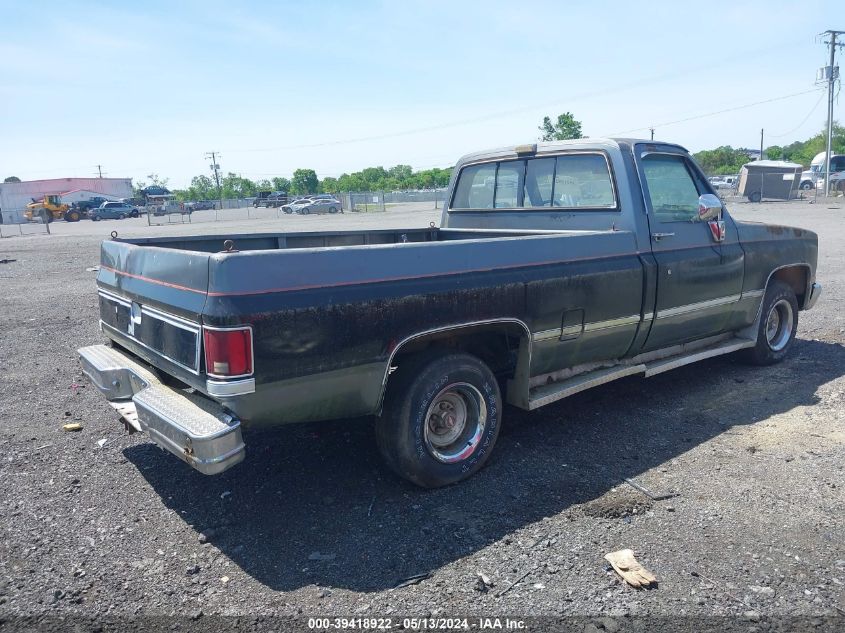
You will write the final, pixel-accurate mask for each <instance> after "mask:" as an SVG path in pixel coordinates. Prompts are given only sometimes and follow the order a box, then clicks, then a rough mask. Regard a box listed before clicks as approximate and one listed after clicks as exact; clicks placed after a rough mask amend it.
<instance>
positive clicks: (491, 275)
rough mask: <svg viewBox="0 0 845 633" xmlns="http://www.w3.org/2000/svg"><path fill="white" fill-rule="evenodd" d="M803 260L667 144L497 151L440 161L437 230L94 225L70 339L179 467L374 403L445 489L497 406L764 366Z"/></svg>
mask: <svg viewBox="0 0 845 633" xmlns="http://www.w3.org/2000/svg"><path fill="white" fill-rule="evenodd" d="M514 172H516V173H518V174H522V175H523V176H522V177H523V179H524V187H520V188H518V189H517V195H516V197H515V198H513V199H511V200H509V201H508V203H507V205H504V204H503V202H502V200H503V198H502V197H501V196H499V195H498V191H497V189H498V182H499V175H502V176H503V177H504V179H503V180H502V182H503V183H506V182H507V181H508V179H509V178H510V175H512V174H513V173H514ZM488 178H493V186H492V188H489V187H487V186H486V183H487V182H488V181H487V179H488ZM478 183H482V185H483V186H480V187H476V184H478ZM597 183H601V184H603V186H601V185H599V184H597ZM585 185H589V186H588V187H586V189H588V190H589V196H586V197H585V196H584V194H583V193H582V189H583V188H584V186H585ZM601 192H604V193H601ZM817 259H818V236H817V235H816V234H815V233H813V232H812V231H808V230H805V229H799V228H790V227H785V226H772V225H767V224H763V223H761V222H742V221H739V220H736V219H734V218H733V217H732V215H731V214H730V213H729V211H728V209H727V208H726V207H725V206H724V205H723V203H722V202H721V201H720V200H719V198H718V197H717V196H716V195H715V193H714V189H713V188H712V187H711V185H710V184H709V183H708V181H707V179H706V178H705V176H704V174H703V173H702V172H701V170H700V169H699V167H698V166H697V165H696V163H695V161H694V160H693V159H692V157H691V156H690V155H689V153H688V152H687V151H686V150H685V149H684V148H682V147H680V146H678V145H673V144H669V143H663V142H655V141H648V140H643V141H636V140H630V139H596V138H590V139H579V140H573V141H559V142H551V143H537V144H531V145H519V146H516V147H506V148H499V149H495V150H489V151H484V152H478V153H475V154H470V155H468V156H465V157H463V158H462V159H460V160H459V161H458V162H457V164H456V166H455V169H454V176H453V178H452V183H451V185H450V188H449V192H448V195H447V196H446V200H445V203H444V209H443V215H442V220H441V224H440V228H436V227H434V226H432V227H431V228H428V227H426V228H410V227H409V228H407V229H396V228H394V229H387V230H361V229H359V230H353V231H339V232H329V231H323V232H314V233H294V232H291V233H287V234H285V233H265V234H245V235H237V236H228V235H219V234H218V235H214V234H208V235H194V236H185V235H179V236H162V237H158V238H156V237H143V238H137V239H133V238H117V237H116V238H114V239H109V240H106V241H104V242H103V243H102V246H101V255H100V261H101V266H100V270H99V272H98V273H97V290H98V293H99V319H100V323H101V329H102V332H103V334H104V335H105V336H106V337H107V338H108V339H109V343H110V346H106V345H94V346H91V347H85V348H83V349H80V350H79V354H80V357H81V360H82V367H83V371H84V372H85V373H86V374H87V375H88V376H89V377H90V378H91V380H92V384H93V385H94V386H96V387H97V388H98V389H99V390H100V391H102V392H103V393H104V394H105V397H106V398H107V399H108V400H109V401H110V402H111V404H112V405H113V406H114V407H115V408H116V409H117V410H118V411H119V412H120V414H121V415H122V416H124V419H125V421H126V422H125V423H126V424H127V425H128V428H131V429H134V430H138V431H145V432H147V433H148V434H149V436H150V438H151V439H152V440H153V441H155V442H156V443H158V444H159V445H160V446H161V447H162V448H164V449H165V450H167V451H169V452H170V453H171V454H173V455H175V456H176V457H178V458H179V459H182V460H183V461H185V462H186V463H188V464H189V465H190V466H192V467H193V468H195V469H197V470H198V471H200V472H203V473H206V474H214V473H219V472H222V471H224V470H226V469H227V468H229V467H231V466H233V465H235V464H237V463H238V462H240V461H241V460H243V459H244V457H245V455H246V453H245V447H244V439H243V435H242V432H241V424H242V423H243V424H244V425H245V426H246V425H250V426H253V427H260V426H262V425H264V426H277V425H281V424H287V423H295V422H306V421H317V420H330V419H338V418H354V417H358V416H364V415H372V416H376V419H375V437H374V440H375V443H376V444H377V446H378V448H379V450H380V451H381V453H382V455H383V457H384V459H385V461H386V462H387V464H388V465H389V466H390V467H391V468H392V469H393V470H394V471H395V472H396V473H398V474H399V475H400V476H402V477H406V478H408V479H409V480H411V481H413V482H414V483H416V484H418V485H421V486H426V487H435V486H443V485H448V484H452V483H455V482H457V481H460V480H462V479H465V478H467V477H469V476H471V475H472V474H473V473H475V472H476V471H478V470H479V469H480V468H481V467H482V466H483V465H484V463H485V462H486V461H487V460H488V458H489V457H490V455H491V453H492V451H493V448H494V445H495V443H496V438H497V437H498V435H499V429H500V428H501V423H502V415H503V413H504V412H505V406H504V405H505V403H506V402H507V403H509V404H511V405H512V406H515V407H518V408H521V409H524V410H527V411H532V410H534V409H537V408H538V407H541V406H544V405H546V404H549V403H552V402H556V401H559V400H561V399H563V398H567V397H569V396H571V395H573V394H576V393H579V392H581V391H583V390H586V389H589V388H592V387H595V386H598V385H602V384H605V383H607V382H610V381H613V380H616V379H620V378H624V377H628V376H640V377H645V378H648V377H650V376H654V375H658V374H661V373H663V372H666V371H670V370H672V369H675V368H677V367H682V366H684V365H687V364H690V363H694V362H697V361H699V360H703V359H706V358H712V357H715V356H719V355H722V354H729V353H734V352H739V353H740V354H743V355H744V358H745V360H746V361H747V362H750V363H752V364H757V365H769V364H772V363H777V362H779V361H781V360H783V359H784V358H785V357H786V355H787V354H788V352H789V350H790V347H791V345H792V343H793V341H794V339H795V333H796V329H797V326H798V319H799V310H807V309H810V308H812V307H813V306H814V305H815V303H816V301H817V300H818V298H819V295H820V294H821V286H820V285H819V284H818V283H817V282H816V263H817ZM711 374H712V368H710V369H706V370H705V371H704V373H702V374H700V376H699V378H700V379H699V381H698V384H706V385H708V388H709V389H711V390H712V391H713V393H714V397H718V395H719V393H720V392H719V389H720V385H719V384H717V383H718V380H714V379H713V376H711ZM682 382H685V381H682ZM661 385H662V388H663V389H670V390H671V389H675V388H678V389H679V388H680V385H675V386H673V385H672V382H671V381H663V382H662V383H661ZM778 388H780V387H779V386H778V385H775V384H772V385H771V393H772V397H773V398H777V397H778V393H777V390H778ZM664 395H665V394H664ZM584 402H585V401H583V400H582V401H581V403H582V404H583V403H584ZM737 406H741V403H737ZM582 439H583V438H582ZM262 441H267V440H266V438H265V436H261V435H259V436H257V437H256V442H262ZM273 441H276V439H275V437H274V439H273ZM261 450H262V449H261V447H256V451H257V452H260V451H261ZM608 459H609V460H611V461H612V460H613V459H614V456H609V457H608ZM162 464H163V462H162ZM513 466H514V467H518V465H517V464H514V465H513ZM161 467H164V466H161ZM163 476H164V475H163ZM166 476H168V477H171V478H173V477H180V476H181V475H179V474H177V473H173V474H170V475H166Z"/></svg>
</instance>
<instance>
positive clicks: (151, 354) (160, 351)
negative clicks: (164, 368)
mask: <svg viewBox="0 0 845 633" xmlns="http://www.w3.org/2000/svg"><path fill="white" fill-rule="evenodd" d="M208 258H209V255H208V254H207V253H197V252H189V251H182V250H174V249H163V248H157V247H154V246H136V245H133V244H127V243H125V242H120V241H116V240H111V241H105V242H103V244H102V247H101V250H100V271H99V274H98V275H97V288H98V292H99V298H100V319H101V321H102V323H103V329H104V330H105V331H106V334H107V335H108V336H109V337H110V338H113V339H114V340H116V341H118V342H119V343H121V344H124V345H125V346H127V347H129V348H130V349H132V350H133V351H136V352H137V353H139V354H140V355H142V356H145V357H148V358H149V360H153V359H154V358H156V357H159V356H160V357H164V358H165V359H166V360H168V361H170V362H172V363H175V364H176V365H177V366H178V367H180V368H182V369H183V370H187V371H188V372H190V373H191V374H198V373H199V371H200V350H201V341H200V335H201V331H200V315H201V314H202V309H203V306H204V305H205V300H206V293H207V290H208Z"/></svg>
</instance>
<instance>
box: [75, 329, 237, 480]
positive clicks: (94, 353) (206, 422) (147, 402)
mask: <svg viewBox="0 0 845 633" xmlns="http://www.w3.org/2000/svg"><path fill="white" fill-rule="evenodd" d="M78 351H79V358H80V360H81V361H82V371H83V372H85V375H86V376H88V377H89V378H90V379H91V382H93V383H94V385H95V386H96V387H97V388H98V389H99V390H100V391H101V392H103V394H104V395H105V396H106V399H108V401H109V404H111V405H112V407H114V408H115V409H116V410H117V411H118V412H119V413H120V415H121V417H123V419H124V420H125V421H126V423H127V424H128V425H129V426H131V427H132V428H134V429H135V430H138V431H146V432H147V433H148V434H149V436H150V438H151V439H152V440H153V441H154V442H155V443H156V444H158V445H159V446H160V447H161V448H163V449H165V450H166V451H169V452H170V453H173V454H174V455H176V456H177V457H179V458H180V459H182V460H183V461H186V462H187V463H188V464H190V465H191V466H193V467H194V468H196V469H197V470H198V471H200V472H201V473H204V474H206V475H214V474H217V473H220V472H223V471H224V470H226V469H228V468H231V467H232V466H234V465H235V464H237V463H239V462H241V461H242V460H243V458H244V443H243V439H242V437H241V423H240V420H238V419H237V418H235V417H233V416H232V415H230V414H228V413H226V412H225V411H224V410H223V408H222V407H221V406H220V405H219V404H217V403H216V402H213V401H211V400H208V399H207V398H205V397H202V396H198V395H195V394H188V393H185V392H182V391H178V390H176V389H172V388H170V387H168V386H167V385H164V384H163V383H162V382H161V381H160V380H159V379H158V378H156V376H155V375H154V374H153V373H152V372H151V371H149V370H148V369H147V368H146V367H144V366H143V365H141V364H140V363H138V362H137V361H135V360H133V359H132V358H131V357H129V356H128V355H127V354H125V353H123V352H121V351H119V350H117V349H114V348H112V347H107V346H105V345H92V346H91V347H83V348H82V349H80V350H78Z"/></svg>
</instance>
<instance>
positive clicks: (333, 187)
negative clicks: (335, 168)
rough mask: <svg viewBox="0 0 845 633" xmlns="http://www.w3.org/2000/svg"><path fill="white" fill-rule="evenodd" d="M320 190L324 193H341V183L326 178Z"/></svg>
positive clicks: (329, 177) (321, 183) (328, 177)
mask: <svg viewBox="0 0 845 633" xmlns="http://www.w3.org/2000/svg"><path fill="white" fill-rule="evenodd" d="M320 189H321V190H322V191H323V193H338V192H339V191H340V186H339V182H338V180H337V178H332V177H331V176H326V177H325V178H323V180H321V181H320Z"/></svg>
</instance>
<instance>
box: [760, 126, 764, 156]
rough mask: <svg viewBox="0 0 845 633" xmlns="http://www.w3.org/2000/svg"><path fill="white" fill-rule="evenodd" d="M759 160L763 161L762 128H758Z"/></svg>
mask: <svg viewBox="0 0 845 633" xmlns="http://www.w3.org/2000/svg"><path fill="white" fill-rule="evenodd" d="M760 160H763V128H760Z"/></svg>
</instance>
